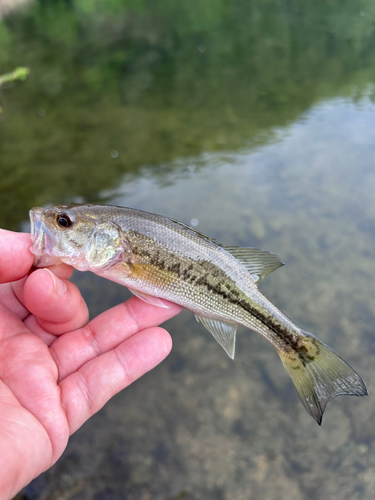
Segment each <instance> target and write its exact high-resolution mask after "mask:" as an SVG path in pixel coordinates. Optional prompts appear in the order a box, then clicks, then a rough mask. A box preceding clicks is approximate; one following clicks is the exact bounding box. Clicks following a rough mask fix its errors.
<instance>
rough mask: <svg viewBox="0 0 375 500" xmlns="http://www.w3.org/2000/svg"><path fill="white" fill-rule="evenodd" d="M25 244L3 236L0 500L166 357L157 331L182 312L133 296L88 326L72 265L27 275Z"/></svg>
mask: <svg viewBox="0 0 375 500" xmlns="http://www.w3.org/2000/svg"><path fill="white" fill-rule="evenodd" d="M30 245H31V239H30V235H29V234H21V233H13V232H10V231H4V230H0V256H1V257H0V283H3V284H1V285H0V500H7V499H9V498H11V497H12V496H14V495H15V494H16V493H17V492H18V491H19V490H20V489H21V488H22V487H23V486H25V485H26V484H28V483H29V482H30V481H31V480H32V479H33V478H35V477H36V476H38V475H39V474H40V473H41V472H43V471H45V470H46V469H48V468H49V467H51V466H52V465H53V464H54V463H55V462H56V460H57V459H58V458H59V457H60V456H61V454H62V453H63V451H64V449H65V447H66V445H67V442H68V438H69V436H70V435H71V434H73V432H75V431H76V430H77V429H78V428H79V427H80V426H81V425H82V424H83V423H84V422H85V421H86V420H87V419H88V418H89V417H90V416H91V415H93V414H94V413H96V412H97V411H98V410H99V409H100V408H102V406H103V405H104V404H105V403H106V402H107V401H108V400H109V399H110V398H111V397H112V396H114V395H115V394H116V393H117V392H119V391H121V390H122V389H124V388H125V387H126V386H128V385H129V384H131V383H132V382H133V381H134V380H136V379H137V378H139V377H140V376H142V375H143V374H144V373H146V372H147V371H148V370H151V369H152V368H153V367H154V366H156V365H157V364H158V363H159V362H160V361H162V360H163V359H164V358H165V357H166V356H167V354H168V353H169V351H170V349H171V346H172V341H171V338H170V336H169V334H168V333H167V332H166V331H165V330H163V329H162V328H157V327H156V325H158V324H160V323H162V322H163V321H165V320H167V319H168V318H170V317H172V316H174V315H176V314H177V313H179V312H180V311H181V307H179V306H177V305H175V304H172V303H168V305H169V308H168V309H166V308H160V307H155V306H152V305H150V304H146V303H145V302H142V301H141V300H139V299H138V298H136V297H132V298H131V299H130V300H128V301H127V302H126V303H123V304H120V305H118V306H116V307H114V308H112V309H110V310H108V311H106V312H104V313H103V314H101V315H100V316H98V317H96V318H95V319H93V320H92V321H90V322H89V323H88V311H87V306H86V304H85V302H84V300H83V298H82V296H81V294H80V292H79V290H78V289H77V287H76V286H75V285H74V284H73V283H70V281H68V280H69V277H70V276H71V274H72V272H73V268H71V267H70V266H67V265H65V264H62V265H60V266H52V267H50V268H49V269H37V270H33V271H32V272H31V273H30V270H31V268H32V265H33V260H34V256H33V255H32V254H31V253H30V251H29V248H30ZM29 273H30V274H29Z"/></svg>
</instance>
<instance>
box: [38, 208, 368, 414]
mask: <svg viewBox="0 0 375 500" xmlns="http://www.w3.org/2000/svg"><path fill="white" fill-rule="evenodd" d="M30 218H31V225H32V239H33V245H32V247H31V251H32V252H33V253H34V254H35V265H36V266H37V267H43V266H48V265H51V264H57V263H60V262H65V263H67V264H70V265H72V266H73V267H75V268H76V269H78V270H81V271H86V270H90V271H92V272H94V273H95V274H98V275H99V276H102V277H105V278H108V279H110V280H112V281H115V282H117V283H120V284H122V285H125V286H127V287H128V288H129V289H130V290H131V291H132V292H133V293H135V294H136V295H137V296H138V297H140V298H141V299H143V300H146V301H147V302H150V303H153V304H155V305H159V306H161V307H163V306H165V304H164V303H163V302H162V301H160V300H159V299H160V298H161V299H166V300H169V301H171V302H175V303H177V304H179V305H181V306H183V307H185V308H186V309H189V310H190V311H192V312H194V313H195V315H196V317H197V319H199V320H200V321H201V322H202V323H203V325H204V326H205V327H206V328H207V329H208V330H209V331H210V332H211V333H212V334H213V335H214V337H215V338H216V340H217V341H218V342H219V343H220V344H221V345H222V347H223V348H224V349H225V350H226V352H227V353H228V355H229V356H230V357H232V358H233V357H234V350H235V336H236V329H237V325H239V324H241V325H244V326H245V327H247V328H250V329H251V330H253V331H255V332H257V333H259V334H260V335H262V336H263V337H264V338H266V339H267V340H268V341H269V342H270V343H271V344H272V345H273V346H274V347H275V348H276V350H277V352H278V354H279V355H280V358H281V360H282V362H283V364H284V366H285V368H286V369H287V371H288V373H289V375H290V377H291V379H292V382H293V383H294V385H295V387H296V390H297V392H298V394H299V396H300V398H301V401H302V403H303V404H304V406H305V407H306V409H307V411H308V412H309V413H310V414H311V415H312V416H313V418H315V420H317V422H318V423H320V422H321V418H322V415H323V412H324V408H325V406H326V404H327V402H328V401H329V399H332V398H333V397H335V396H337V395H338V394H354V395H365V394H367V390H366V386H365V384H364V382H363V381H362V379H361V377H360V376H359V375H358V374H357V373H356V372H355V371H354V370H353V369H352V368H351V367H350V366H349V365H348V364H347V363H346V362H345V361H344V360H342V358H340V357H339V356H338V355H337V354H336V353H334V352H333V351H332V350H331V349H330V348H328V347H327V346H325V345H324V344H323V343H321V342H320V341H319V340H318V339H317V338H316V337H314V336H313V335H312V334H310V333H308V332H305V331H304V330H302V329H301V328H299V327H298V326H296V325H295V324H294V323H293V322H292V321H291V320H290V319H289V318H288V317H287V316H285V315H284V314H283V313H282V312H281V311H280V310H279V309H278V308H277V307H276V306H274V305H273V304H272V303H271V302H270V301H269V300H268V299H267V298H266V297H265V296H264V295H263V294H262V293H261V292H260V291H259V290H258V287H257V283H258V282H259V281H260V280H261V279H262V278H263V277H264V276H266V275H267V274H268V273H269V272H271V271H273V270H275V269H277V268H278V267H280V266H281V265H282V263H281V262H280V260H279V259H278V257H277V256H275V255H274V254H271V253H269V252H265V251H262V250H258V249H253V248H238V247H222V246H220V245H218V244H217V243H216V242H214V241H213V240H211V239H210V238H208V237H206V236H204V235H202V234H201V233H199V232H198V231H196V230H194V229H192V228H190V227H188V226H186V225H184V224H182V223H180V222H177V221H175V220H172V219H169V218H168V217H163V216H160V215H156V214H150V213H147V212H142V211H139V210H134V209H131V208H125V207H114V206H108V205H60V206H57V207H52V208H50V209H47V210H44V209H41V208H34V209H32V210H31V211H30Z"/></svg>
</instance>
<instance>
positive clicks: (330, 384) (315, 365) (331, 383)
mask: <svg viewBox="0 0 375 500" xmlns="http://www.w3.org/2000/svg"><path fill="white" fill-rule="evenodd" d="M303 333H304V335H306V337H304V340H303V343H302V346H301V347H300V348H299V349H298V351H297V350H296V351H295V352H293V353H284V352H281V351H278V354H279V356H280V358H281V361H282V363H283V365H284V367H285V369H286V371H287V372H288V374H289V376H290V378H291V379H292V382H293V385H294V387H295V388H296V391H297V393H298V396H299V397H300V399H301V401H302V403H303V405H304V407H305V408H306V410H307V411H308V412H309V413H310V415H311V416H312V417H313V418H314V419H315V420H316V421H317V422H318V424H319V425H320V424H321V422H322V417H323V413H324V410H325V407H326V405H327V403H328V401H329V400H330V399H333V398H335V397H336V396H339V395H340V394H343V395H345V394H347V395H352V396H366V395H367V394H368V392H367V388H366V385H365V383H364V382H363V380H362V378H361V377H360V376H359V375H358V373H357V372H356V371H355V370H353V368H352V367H351V366H350V365H349V364H348V363H347V362H346V361H344V360H343V359H342V358H341V357H340V356H339V355H338V354H336V353H335V352H334V351H332V349H330V348H329V347H328V346H326V345H325V344H323V342H320V340H318V339H317V338H316V337H314V336H313V335H311V334H310V333H308V332H303Z"/></svg>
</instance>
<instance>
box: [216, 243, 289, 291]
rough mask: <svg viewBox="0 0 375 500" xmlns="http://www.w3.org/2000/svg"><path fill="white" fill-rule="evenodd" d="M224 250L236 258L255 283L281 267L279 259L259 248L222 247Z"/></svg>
mask: <svg viewBox="0 0 375 500" xmlns="http://www.w3.org/2000/svg"><path fill="white" fill-rule="evenodd" d="M223 248H224V250H226V251H227V252H229V253H230V254H232V255H233V257H236V259H238V260H239V261H240V262H241V264H242V265H243V266H244V267H246V269H247V270H248V271H249V273H250V274H251V275H252V277H253V279H254V280H255V283H259V281H261V280H262V279H263V278H264V277H265V276H267V274H269V273H271V272H272V271H275V270H276V269H278V268H279V267H281V266H283V265H284V263H283V262H281V260H280V259H279V257H278V256H277V255H275V254H274V253H271V252H267V251H266V250H260V249H259V248H249V247H248V248H245V247H223Z"/></svg>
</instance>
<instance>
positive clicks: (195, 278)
mask: <svg viewBox="0 0 375 500" xmlns="http://www.w3.org/2000/svg"><path fill="white" fill-rule="evenodd" d="M126 239H127V241H129V243H130V244H131V247H132V252H133V254H135V255H137V256H139V257H141V258H144V259H145V260H146V261H147V262H148V263H149V264H150V265H152V266H155V267H156V268H158V269H160V270H162V271H165V270H166V271H169V272H171V273H173V274H175V275H176V276H178V277H179V278H181V279H183V280H184V281H185V282H188V283H191V284H194V285H198V286H203V287H205V288H206V289H207V290H208V291H211V292H213V293H215V294H217V295H220V296H221V297H223V299H225V300H227V301H228V302H229V303H231V304H234V305H237V306H239V307H241V308H242V309H244V310H245V311H246V312H248V313H250V314H252V315H253V316H254V317H255V318H256V319H258V320H259V321H260V322H262V323H263V324H264V325H265V326H267V328H269V329H270V330H272V331H273V332H274V333H275V334H276V335H277V336H278V337H279V338H280V339H281V340H283V342H285V343H286V344H287V345H288V346H290V347H292V348H293V349H294V350H296V351H300V350H301V348H302V347H303V346H301V345H300V340H299V339H298V338H297V339H296V338H295V337H294V336H293V335H292V334H291V333H290V332H289V331H288V330H287V329H286V328H283V327H282V325H277V324H272V323H271V322H270V319H269V318H268V317H266V316H264V315H263V314H262V313H261V312H260V311H258V310H257V309H254V308H253V307H251V304H249V303H248V302H246V301H244V300H241V298H240V293H239V291H238V289H237V287H236V285H235V283H234V282H233V280H231V278H229V277H228V276H227V275H226V273H225V272H224V271H223V270H222V269H220V268H218V267H217V266H215V265H214V264H212V263H211V262H208V261H193V262H192V261H191V260H190V259H189V261H188V263H184V262H178V260H179V259H181V256H180V255H174V254H172V253H171V250H170V249H165V251H162V250H161V249H160V248H159V249H155V245H154V243H153V240H152V238H149V237H148V236H145V235H142V234H140V233H136V232H134V231H129V232H128V233H126ZM132 240H133V241H132ZM142 240H143V242H147V243H148V242H151V245H150V247H151V249H152V252H151V251H150V249H149V248H147V247H146V245H147V243H146V245H140V241H142ZM132 243H133V244H132ZM147 246H148V245H147ZM185 259H187V258H185ZM176 261H177V262H176ZM184 264H185V265H184ZM202 271H203V274H202ZM210 277H212V278H213V280H214V281H215V280H218V279H220V278H222V279H225V280H226V283H225V286H226V288H227V290H223V289H222V287H221V284H220V283H216V284H213V283H211V282H210V280H209V278H210ZM228 281H230V282H231V284H232V285H233V286H234V287H231V288H229V286H228V285H229V283H228Z"/></svg>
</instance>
